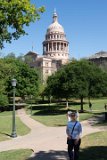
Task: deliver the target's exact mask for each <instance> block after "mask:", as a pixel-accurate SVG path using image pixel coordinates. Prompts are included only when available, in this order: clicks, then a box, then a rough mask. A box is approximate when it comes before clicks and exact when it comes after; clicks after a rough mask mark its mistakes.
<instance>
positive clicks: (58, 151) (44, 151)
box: [0, 109, 107, 160]
mask: <svg viewBox="0 0 107 160" xmlns="http://www.w3.org/2000/svg"><path fill="white" fill-rule="evenodd" d="M17 112H18V116H19V117H20V119H21V120H22V122H23V123H24V124H26V125H27V126H28V127H29V128H30V129H31V132H30V133H29V134H27V135H25V136H19V137H17V138H14V139H11V140H7V141H3V142H0V152H1V151H7V150H11V149H19V148H24V149H25V148H31V149H32V150H34V153H35V155H33V156H35V158H30V159H32V160H33V159H36V160H43V159H46V158H47V160H55V159H60V160H64V159H66V156H65V155H66V150H67V145H66V133H65V130H66V128H65V127H46V126H44V125H43V124H41V123H39V122H37V121H35V120H33V119H32V118H30V116H29V115H27V114H26V113H25V111H24V110H23V109H20V110H18V111H17ZM82 126H83V136H84V135H87V134H90V133H94V132H98V131H102V130H105V128H104V127H97V128H96V127H93V126H91V125H90V123H89V122H88V121H83V122H82ZM106 129H107V128H106ZM52 155H53V156H52ZM45 156H46V158H44V157H45ZM30 159H29V160H30Z"/></svg>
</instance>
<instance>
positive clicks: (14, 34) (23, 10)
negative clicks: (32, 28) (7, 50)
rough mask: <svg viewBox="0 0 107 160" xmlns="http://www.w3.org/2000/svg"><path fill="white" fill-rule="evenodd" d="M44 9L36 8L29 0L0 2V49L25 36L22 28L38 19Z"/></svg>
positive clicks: (0, 0) (4, 0) (2, 0)
mask: <svg viewBox="0 0 107 160" xmlns="http://www.w3.org/2000/svg"><path fill="white" fill-rule="evenodd" d="M43 12H44V7H40V8H36V7H35V6H34V5H33V4H31V3H30V0H0V48H3V47H4V42H9V43H11V41H12V39H14V40H17V39H18V38H19V37H20V36H21V35H25V34H26V32H25V30H24V26H29V24H30V22H34V21H35V20H37V19H40V13H43Z"/></svg>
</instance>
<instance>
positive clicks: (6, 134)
mask: <svg viewBox="0 0 107 160" xmlns="http://www.w3.org/2000/svg"><path fill="white" fill-rule="evenodd" d="M0 134H3V135H5V136H8V137H11V135H10V134H8V133H4V132H0Z"/></svg>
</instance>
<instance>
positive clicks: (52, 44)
mask: <svg viewBox="0 0 107 160" xmlns="http://www.w3.org/2000/svg"><path fill="white" fill-rule="evenodd" d="M52 52H53V42H52Z"/></svg>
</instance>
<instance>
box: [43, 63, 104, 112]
mask: <svg viewBox="0 0 107 160" xmlns="http://www.w3.org/2000/svg"><path fill="white" fill-rule="evenodd" d="M106 86H107V73H105V72H104V71H102V70H101V69H100V68H98V67H97V66H96V65H94V64H93V63H91V62H89V61H86V60H81V61H73V62H71V63H69V64H67V65H66V66H64V67H63V68H61V69H60V70H59V71H58V72H56V73H55V74H54V75H52V76H51V77H49V79H48V81H47V88H46V90H47V91H48V92H49V91H50V93H51V95H53V96H56V97H63V98H66V99H68V98H70V97H76V98H79V99H80V100H81V111H83V99H84V98H85V97H97V96H105V95H107V87H106ZM48 92H47V93H48Z"/></svg>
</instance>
